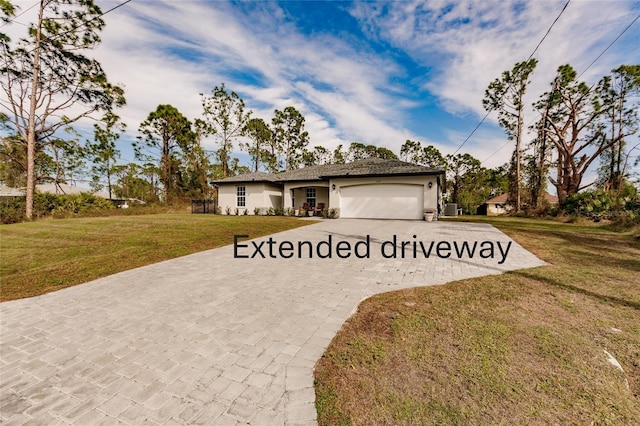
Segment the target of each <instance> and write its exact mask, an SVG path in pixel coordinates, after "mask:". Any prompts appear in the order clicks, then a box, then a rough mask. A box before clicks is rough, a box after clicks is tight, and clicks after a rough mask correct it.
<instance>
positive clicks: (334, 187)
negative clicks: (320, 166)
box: [331, 183, 336, 191]
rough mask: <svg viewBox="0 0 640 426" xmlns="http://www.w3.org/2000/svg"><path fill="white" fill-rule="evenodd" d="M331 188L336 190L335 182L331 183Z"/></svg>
mask: <svg viewBox="0 0 640 426" xmlns="http://www.w3.org/2000/svg"><path fill="white" fill-rule="evenodd" d="M331 189H332V190H333V191H335V190H336V184H335V183H334V184H333V185H331Z"/></svg>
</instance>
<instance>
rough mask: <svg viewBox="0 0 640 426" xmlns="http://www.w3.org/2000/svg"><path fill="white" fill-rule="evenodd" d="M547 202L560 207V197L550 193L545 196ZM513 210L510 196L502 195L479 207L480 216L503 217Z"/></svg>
mask: <svg viewBox="0 0 640 426" xmlns="http://www.w3.org/2000/svg"><path fill="white" fill-rule="evenodd" d="M544 199H545V202H546V203H548V204H550V205H558V197H556V196H555V195H551V194H549V193H548V192H546V193H545V194H544ZM512 210H513V205H512V204H510V203H509V194H500V195H498V196H495V197H493V198H491V199H489V200H487V201H485V202H484V204H482V205H481V206H479V207H478V214H481V215H487V216H501V215H503V214H507V213H509V212H511V211H512Z"/></svg>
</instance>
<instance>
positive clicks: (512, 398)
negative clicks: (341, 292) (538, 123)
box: [315, 219, 640, 425]
mask: <svg viewBox="0 0 640 426" xmlns="http://www.w3.org/2000/svg"><path fill="white" fill-rule="evenodd" d="M495 224H496V225H497V226H498V227H499V228H501V229H502V230H503V231H504V232H506V233H507V234H509V235H510V236H511V237H513V238H514V239H515V240H516V241H518V242H519V243H520V244H522V245H523V246H524V247H525V248H527V249H529V250H531V251H532V252H534V253H535V254H536V255H538V256H539V257H541V258H542V259H544V260H545V261H547V262H550V263H552V265H551V266H547V267H542V268H535V269H528V270H521V271H515V272H510V273H507V274H503V275H497V276H488V277H484V278H480V279H473V280H465V281H460V282H456V283H450V284H447V285H444V286H435V287H422V288H417V289H411V290H404V291H398V292H392V293H386V294H382V295H379V296H375V297H372V298H370V299H368V300H366V301H365V302H363V303H362V304H361V305H360V307H359V309H358V312H357V314H356V315H354V316H353V317H352V318H351V319H349V320H348V321H347V323H346V324H345V325H344V326H343V328H342V330H341V331H340V332H339V333H338V335H337V336H336V338H335V339H334V340H333V342H332V343H331V345H330V347H329V348H328V350H327V351H326V352H325V354H324V356H323V358H322V359H321V360H320V361H319V362H318V364H317V366H316V373H315V375H316V396H317V402H316V405H317V408H318V413H319V421H320V424H322V425H338V424H344V425H349V424H354V425H418V424H419V425H422V424H425V425H427V424H592V423H593V424H616V425H620V424H640V280H638V277H639V276H640V242H638V241H637V240H636V239H634V238H633V237H631V236H629V235H624V234H616V233H613V232H609V231H606V230H604V229H602V228H600V227H579V226H570V225H564V224H558V223H553V222H545V221H528V220H523V219H519V220H512V221H496V222H495ZM603 350H607V351H608V352H610V353H611V354H612V355H613V356H614V357H615V358H616V359H617V360H618V361H619V362H620V364H621V365H622V367H623V368H624V370H625V373H624V374H623V373H622V372H620V371H619V370H618V369H616V368H615V367H613V366H612V365H611V364H609V362H608V361H607V358H606V355H605V353H604V351H603ZM627 383H628V386H629V387H627Z"/></svg>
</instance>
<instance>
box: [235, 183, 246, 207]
mask: <svg viewBox="0 0 640 426" xmlns="http://www.w3.org/2000/svg"><path fill="white" fill-rule="evenodd" d="M236 196H237V205H238V207H244V206H245V205H246V204H245V201H246V199H247V190H246V188H245V187H244V186H236Z"/></svg>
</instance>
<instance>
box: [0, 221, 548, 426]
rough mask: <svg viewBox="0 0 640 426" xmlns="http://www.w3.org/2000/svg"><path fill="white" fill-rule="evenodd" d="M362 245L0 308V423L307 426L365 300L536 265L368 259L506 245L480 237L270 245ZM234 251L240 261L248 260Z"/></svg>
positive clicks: (305, 236)
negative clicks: (323, 362) (325, 365)
mask: <svg viewBox="0 0 640 426" xmlns="http://www.w3.org/2000/svg"><path fill="white" fill-rule="evenodd" d="M367 235H368V236H370V246H369V248H370V255H369V258H362V259H361V258H356V257H355V255H352V256H350V257H349V258H346V259H341V258H338V257H337V255H336V252H335V250H334V252H333V254H332V258H325V259H321V258H317V257H316V256H314V258H312V259H308V258H303V259H296V258H293V259H284V258H282V257H280V256H279V254H278V252H276V254H278V256H277V257H278V258H277V259H271V258H267V259H262V258H260V256H259V255H258V256H257V257H256V258H249V259H238V258H234V249H233V246H227V247H223V248H219V249H215V250H210V251H206V252H201V253H197V254H194V255H190V256H186V257H182V258H178V259H174V260H170V261H166V262H162V263H158V264H155V265H151V266H147V267H143V268H138V269H134V270H131V271H127V272H122V273H119V274H116V275H112V276H109V277H106V278H102V279H98V280H96V281H92V282H90V283H87V284H84V285H80V286H76V287H72V288H68V289H65V290H61V291H58V292H55V293H50V294H46V295H43V296H39V297H34V298H31V299H24V300H18V301H11V302H5V303H2V304H0V318H1V325H0V343H1V353H0V355H1V357H0V374H1V375H0V381H1V384H0V386H1V387H0V392H1V400H0V416H1V418H2V420H3V421H4V422H6V423H7V424H13V423H15V424H22V423H24V422H29V421H30V422H31V423H34V424H46V425H52V424H56V423H72V424H79V425H88V424H94V423H99V424H114V423H118V422H123V423H128V424H135V425H138V424H175V423H182V424H216V425H217V424H220V425H223V424H246V423H249V424H255V425H270V424H276V425H280V424H314V423H315V420H316V411H315V407H314V399H315V394H314V390H313V377H312V369H313V366H314V364H315V362H316V361H317V360H318V358H319V357H320V356H321V355H322V353H323V352H324V350H325V348H326V347H327V345H328V344H329V342H330V341H331V339H332V338H333V336H334V335H335V333H336V332H337V331H338V329H339V328H340V326H341V325H342V323H343V322H344V321H345V320H346V319H347V318H348V317H349V315H350V314H351V313H352V312H353V310H354V309H355V308H356V306H357V305H358V303H359V302H360V301H361V300H362V299H363V298H365V297H367V296H370V295H372V294H375V293H380V292H385V291H390V290H396V289H400V288H406V287H412V286H423V285H432V284H440V283H445V282H448V281H452V280H457V279H462V278H468V277H476V276H481V275H487V274H494V273H500V272H502V271H506V270H512V269H518V268H526V267H533V266H539V265H542V264H543V262H541V261H540V260H538V259H537V258H536V257H534V256H533V255H531V254H530V253H529V252H527V251H526V250H524V249H523V248H522V247H520V246H519V245H517V244H516V243H513V244H512V245H511V246H510V250H509V253H508V255H507V258H506V260H505V261H504V263H502V264H499V261H500V259H501V258H502V257H503V256H501V255H500V254H499V252H496V257H495V258H489V257H487V258H481V257H479V256H478V252H476V253H475V254H476V256H475V257H474V258H469V257H468V256H467V257H463V258H462V259H454V256H451V257H449V258H446V259H445V258H442V257H437V256H436V257H435V258H434V257H433V256H434V252H432V253H431V257H429V259H425V258H424V254H423V253H422V251H420V252H419V255H420V256H419V257H422V258H417V259H414V258H413V255H412V254H411V255H408V254H407V253H409V252H407V253H406V255H405V258H404V259H402V258H396V259H394V258H390V259H386V258H384V257H383V256H382V253H381V251H380V250H381V245H382V244H383V243H384V241H387V240H391V239H392V238H393V237H394V236H396V237H397V240H398V241H397V246H398V247H396V248H397V249H399V248H400V246H401V243H400V241H402V240H406V241H410V242H412V241H422V242H424V244H423V246H424V247H425V248H428V246H429V244H430V242H431V241H436V242H438V241H457V242H460V243H461V242H463V241H467V242H470V243H473V242H478V243H481V242H482V241H491V242H496V241H500V242H501V243H502V247H505V246H506V245H507V242H509V241H511V240H510V239H509V238H508V237H507V236H505V235H504V234H502V233H501V232H499V231H497V230H496V229H495V228H493V227H491V226H489V225H484V224H467V223H457V222H431V223H427V222H421V221H376V220H333V221H324V222H322V223H319V224H314V225H310V226H307V227H302V228H298V229H294V230H291V231H286V232H282V233H279V234H274V235H273V236H272V237H273V239H274V240H276V241H278V242H281V241H285V240H286V241H291V242H292V243H294V245H295V244H297V242H299V241H312V242H319V241H326V240H327V239H328V237H329V236H331V237H332V239H333V243H334V245H335V244H336V242H337V241H349V242H350V244H352V245H353V244H355V243H356V242H358V241H365V239H366V236H367ZM414 235H415V238H414V237H413V236H414ZM266 240H267V239H266V238H261V239H259V241H266ZM243 244H247V245H248V247H247V248H242V249H240V250H239V251H238V254H241V255H242V254H248V255H251V254H252V253H253V245H252V244H251V243H248V242H246V241H244V242H243ZM488 246H489V245H485V246H484V247H485V248H487V247H488ZM262 247H263V252H264V253H265V254H266V255H267V256H268V251H266V250H265V248H267V245H266V243H265V245H263V246H262ZM343 247H346V245H345V244H343ZM409 247H410V246H409V245H408V246H405V248H407V249H409ZM418 247H419V245H418ZM324 249H326V247H324ZM360 249H361V250H360V254H361V255H362V254H363V249H364V246H363V245H362V244H361V246H360ZM385 249H386V254H387V255H390V254H391V252H392V249H393V247H392V246H391V244H386V247H385ZM434 250H435V249H434ZM288 253H289V252H287V251H286V249H285V252H284V255H287V254H288ZM323 253H324V254H326V252H325V251H323ZM487 253H488V252H485V256H486V255H487ZM341 254H342V255H345V254H346V252H345V251H342V252H341ZM440 254H441V255H442V256H446V254H447V251H446V250H444V249H443V250H441V253H440ZM398 256H400V254H399V252H398Z"/></svg>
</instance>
